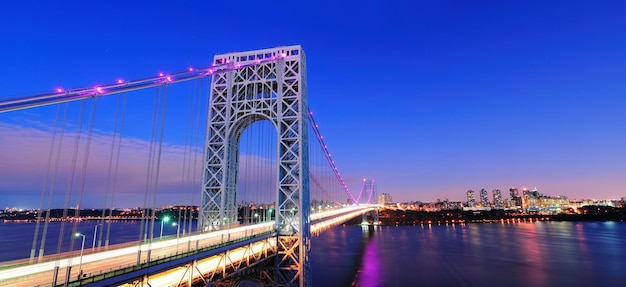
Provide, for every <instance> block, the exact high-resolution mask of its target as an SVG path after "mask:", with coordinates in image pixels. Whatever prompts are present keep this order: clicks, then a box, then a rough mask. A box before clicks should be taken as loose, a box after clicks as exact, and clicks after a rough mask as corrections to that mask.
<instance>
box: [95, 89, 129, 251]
mask: <svg viewBox="0 0 626 287" xmlns="http://www.w3.org/2000/svg"><path fill="white" fill-rule="evenodd" d="M122 98H123V100H122V122H121V123H120V127H119V136H118V137H117V151H116V153H117V154H116V155H115V157H116V158H115V170H114V171H113V188H112V191H111V201H110V203H109V204H110V205H109V215H108V220H107V226H106V236H105V238H104V246H107V247H108V246H109V236H110V235H111V220H112V217H113V202H114V199H115V192H116V191H117V175H118V170H119V165H120V151H121V149H122V138H123V136H124V125H125V123H126V102H127V100H128V93H124V94H123V96H122ZM116 122H117V119H116ZM103 227H104V226H103ZM98 246H100V242H98Z"/></svg>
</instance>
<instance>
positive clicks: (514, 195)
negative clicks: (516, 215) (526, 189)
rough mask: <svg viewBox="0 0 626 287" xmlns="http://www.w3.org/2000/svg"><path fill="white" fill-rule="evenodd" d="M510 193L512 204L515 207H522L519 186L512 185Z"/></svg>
mask: <svg viewBox="0 0 626 287" xmlns="http://www.w3.org/2000/svg"><path fill="white" fill-rule="evenodd" d="M509 194H510V195H511V202H512V205H513V206H515V207H522V198H521V197H520V196H519V191H518V190H517V188H515V187H511V188H510V189H509Z"/></svg>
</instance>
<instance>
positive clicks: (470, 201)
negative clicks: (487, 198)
mask: <svg viewBox="0 0 626 287" xmlns="http://www.w3.org/2000/svg"><path fill="white" fill-rule="evenodd" d="M466 194H467V206H468V207H474V206H476V199H475V198H474V191H473V190H471V189H470V190H468V191H467V193H466Z"/></svg>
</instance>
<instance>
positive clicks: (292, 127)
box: [199, 46, 311, 286]
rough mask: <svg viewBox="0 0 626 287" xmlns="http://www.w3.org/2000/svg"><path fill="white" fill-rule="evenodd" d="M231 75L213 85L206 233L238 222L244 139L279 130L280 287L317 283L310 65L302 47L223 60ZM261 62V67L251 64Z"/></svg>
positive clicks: (219, 59)
mask: <svg viewBox="0 0 626 287" xmlns="http://www.w3.org/2000/svg"><path fill="white" fill-rule="evenodd" d="M214 64H215V65H223V64H227V65H228V66H229V67H230V68H229V71H227V72H220V73H216V74H215V75H214V76H213V78H212V81H211V90H210V93H211V95H210V104H209V119H208V123H207V135H206V142H205V146H206V150H205V159H204V167H203V183H202V186H203V187H202V196H201V197H202V199H201V207H200V209H201V210H200V218H199V228H200V229H201V230H203V231H213V230H221V229H228V228H229V227H230V226H231V224H235V223H236V222H237V200H236V193H237V173H238V161H239V139H240V138H241V134H242V132H243V131H244V130H245V129H246V128H247V127H248V126H249V125H250V124H252V123H254V122H256V121H260V120H269V121H270V122H272V123H273V125H274V126H275V127H276V131H277V136H278V138H277V178H276V180H277V185H276V187H277V188H276V189H277V190H276V206H275V210H276V225H275V228H276V231H277V234H278V236H277V247H278V248H277V255H276V264H275V276H274V277H275V278H274V280H275V283H276V285H277V286H306V285H309V282H310V272H309V270H310V266H309V250H310V238H311V236H310V228H309V224H310V222H309V212H310V210H309V209H310V208H309V206H310V199H309V176H308V175H309V164H308V156H309V155H308V124H309V123H308V121H309V118H308V114H307V111H308V107H307V105H308V103H307V93H306V60H305V55H304V52H303V51H302V48H301V47H300V46H288V47H277V48H272V49H264V50H256V51H248V52H237V53H228V54H222V55H216V56H215V57H214ZM250 64H254V65H250Z"/></svg>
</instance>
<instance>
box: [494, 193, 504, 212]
mask: <svg viewBox="0 0 626 287" xmlns="http://www.w3.org/2000/svg"><path fill="white" fill-rule="evenodd" d="M493 204H494V205H495V206H496V208H502V207H504V201H503V200H502V193H501V192H500V190H499V189H494V190H493Z"/></svg>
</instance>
